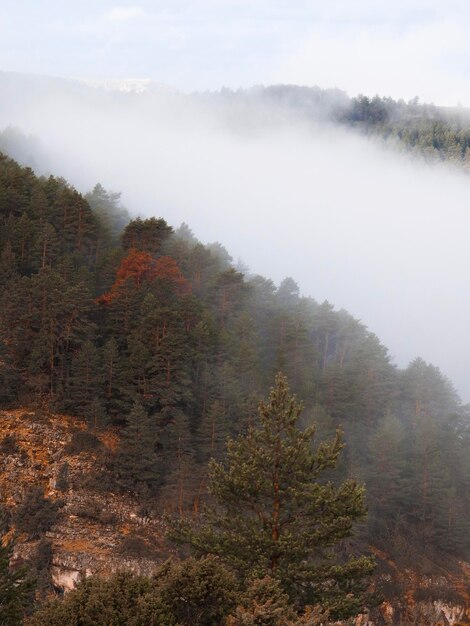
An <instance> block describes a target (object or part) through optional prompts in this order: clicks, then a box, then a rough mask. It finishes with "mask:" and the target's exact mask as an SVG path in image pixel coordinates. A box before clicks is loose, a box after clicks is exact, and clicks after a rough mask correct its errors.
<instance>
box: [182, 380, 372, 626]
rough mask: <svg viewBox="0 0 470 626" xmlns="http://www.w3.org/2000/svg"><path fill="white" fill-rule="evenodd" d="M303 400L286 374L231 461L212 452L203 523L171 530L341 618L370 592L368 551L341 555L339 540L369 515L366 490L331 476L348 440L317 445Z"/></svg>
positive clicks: (235, 445)
mask: <svg viewBox="0 0 470 626" xmlns="http://www.w3.org/2000/svg"><path fill="white" fill-rule="evenodd" d="M301 411H302V407H301V405H300V404H298V403H297V401H296V399H295V397H294V396H292V395H291V394H290V390H289V386H288V383H287V380H286V378H285V377H284V376H283V375H282V374H279V375H278V376H277V377H276V384H275V387H274V388H273V389H272V390H271V393H270V396H269V400H268V401H267V402H262V403H261V405H260V407H259V418H258V421H257V423H256V424H252V425H251V426H250V427H249V429H248V432H247V433H246V434H245V435H240V436H239V437H238V438H237V439H232V440H229V442H228V447H227V461H226V463H225V464H224V463H218V462H216V461H212V463H211V466H210V476H209V481H210V482H209V493H210V495H211V496H212V498H213V504H212V505H210V506H208V507H207V509H206V511H205V514H204V516H203V518H202V520H201V521H200V523H198V524H197V525H191V524H188V523H179V524H174V525H173V537H174V538H175V539H176V540H177V541H180V542H183V543H189V544H190V545H191V547H192V548H193V549H194V550H195V551H196V552H197V553H200V554H215V555H218V556H220V557H222V558H223V559H225V560H226V561H227V562H229V563H230V565H231V566H232V567H234V568H235V569H236V570H237V571H238V573H239V575H240V576H241V577H242V578H246V577H250V576H258V577H263V576H265V575H269V576H271V577H273V578H277V579H278V580H279V581H280V582H281V585H282V587H283V589H284V590H285V591H286V592H288V593H289V595H290V597H291V599H292V600H295V601H296V602H297V603H298V604H299V605H305V604H318V605H320V606H321V607H323V608H324V609H328V610H330V613H331V616H332V617H333V618H335V619H336V618H342V617H347V616H349V615H354V614H357V613H359V612H360V611H361V610H363V609H364V606H365V604H366V601H367V594H366V591H365V589H366V577H367V575H368V574H370V573H371V572H372V571H373V569H374V563H373V560H372V559H370V558H368V557H359V558H356V557H353V556H349V557H348V558H347V560H342V561H341V560H339V558H338V551H337V550H336V549H335V548H336V546H337V545H338V544H339V542H341V540H342V539H344V538H346V537H349V536H351V534H352V530H353V525H354V522H355V521H358V520H360V519H362V518H363V517H364V516H365V514H366V509H365V505H364V490H363V488H362V487H360V486H358V485H357V484H356V483H355V482H354V481H352V480H348V481H345V482H343V483H342V484H340V485H339V486H335V485H334V484H333V483H332V482H330V481H326V480H325V479H324V478H323V475H324V472H325V471H326V470H328V469H331V468H334V467H335V465H336V462H337V459H338V456H339V454H340V452H341V449H342V447H343V445H342V443H341V440H340V436H339V434H337V436H336V437H335V439H334V440H333V441H331V442H329V443H321V444H320V445H319V446H317V448H316V449H313V447H312V442H313V438H314V433H315V427H314V426H311V427H309V428H306V429H305V430H303V431H302V430H300V429H299V428H298V427H297V422H298V419H299V417H300V414H301Z"/></svg>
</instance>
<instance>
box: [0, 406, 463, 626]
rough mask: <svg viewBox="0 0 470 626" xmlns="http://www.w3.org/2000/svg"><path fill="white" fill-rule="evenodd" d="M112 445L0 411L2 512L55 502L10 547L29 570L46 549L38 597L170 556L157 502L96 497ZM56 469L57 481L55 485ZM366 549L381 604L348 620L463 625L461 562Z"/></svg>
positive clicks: (78, 430)
mask: <svg viewBox="0 0 470 626" xmlns="http://www.w3.org/2000/svg"><path fill="white" fill-rule="evenodd" d="M92 437H96V439H93V438H92ZM116 444H117V436H116V433H115V432H114V431H113V430H107V431H100V432H96V434H95V433H93V435H92V434H91V433H90V432H89V431H87V429H86V424H85V422H82V421H80V420H76V419H74V418H71V417H68V416H65V415H59V414H53V413H49V412H42V413H41V415H40V416H39V415H38V414H37V413H34V412H32V411H27V410H26V411H25V410H20V409H16V410H10V411H1V412H0V447H1V449H2V457H1V461H0V494H1V497H2V501H3V502H4V504H5V505H6V508H7V510H8V511H9V512H10V513H11V514H12V516H13V519H14V512H15V508H16V507H17V506H18V505H20V504H21V502H22V501H24V499H25V495H26V494H27V493H28V491H30V490H31V487H33V486H40V487H41V489H42V490H43V492H44V495H45V496H46V498H47V499H48V500H51V501H54V502H60V508H59V512H58V516H57V518H56V520H55V521H54V523H53V524H52V526H51V527H50V528H49V530H47V531H44V532H41V533H40V534H39V535H38V536H31V534H30V535H28V533H27V532H24V531H23V532H20V534H19V536H18V543H17V547H16V550H15V561H16V562H17V563H19V562H26V563H28V564H30V565H32V566H33V567H37V565H36V564H37V559H38V556H37V554H38V545H39V544H40V543H41V542H48V544H49V545H50V547H51V560H50V563H49V566H48V572H47V574H46V573H44V572H42V575H41V580H42V581H43V585H44V591H45V593H51V592H52V591H53V590H55V592H63V591H68V590H70V589H72V588H73V587H74V585H75V583H76V582H77V581H78V580H80V579H81V578H83V577H85V576H89V575H92V574H99V575H102V576H105V577H108V576H110V575H111V574H112V573H113V572H118V571H128V570H130V571H133V572H135V573H136V574H141V575H150V574H151V573H152V572H154V571H155V570H156V568H157V566H158V564H160V563H161V562H162V561H164V560H165V559H167V558H168V557H169V556H171V555H173V554H174V553H175V552H174V546H172V545H171V543H169V541H168V540H167V539H166V536H165V530H166V529H165V522H164V521H163V519H162V514H163V511H162V510H160V509H159V508H158V505H157V503H156V502H148V503H147V506H145V507H143V506H142V503H141V502H139V501H138V500H137V499H136V498H134V497H132V496H131V495H130V494H127V495H126V494H123V493H120V494H117V493H111V492H108V493H106V495H103V493H102V489H101V488H100V486H99V483H100V480H101V479H102V476H103V473H104V472H105V471H106V470H105V468H104V467H103V466H102V458H103V454H102V453H103V451H109V453H110V454H112V453H113V451H115V449H116ZM97 450H101V454H97ZM64 465H66V466H67V476H66V478H65V480H64V478H63V476H62V478H61V474H62V475H63V468H64ZM12 526H13V529H14V528H15V525H14V523H13V525H12ZM403 547H404V549H405V548H406V546H405V545H404V546H403ZM369 549H370V551H371V552H372V553H373V554H374V555H375V557H376V559H377V562H378V570H377V573H376V575H375V576H374V581H373V585H374V586H376V587H378V588H380V589H382V591H383V593H384V594H385V596H386V597H387V600H386V601H385V602H384V603H383V604H382V605H381V606H380V607H379V608H378V609H375V610H373V611H372V612H371V614H370V615H365V616H363V617H362V618H361V619H359V620H356V621H355V622H354V623H355V624H356V626H364V625H365V624H372V623H374V624H376V623H383V624H396V623H409V624H424V623H426V624H431V625H437V624H450V625H453V624H458V623H467V622H465V620H466V619H467V617H470V581H469V576H470V564H469V563H466V562H464V561H461V560H459V559H457V558H447V559H446V560H445V561H443V562H442V563H441V564H440V565H439V566H436V564H432V563H429V564H428V567H429V569H428V571H427V573H424V572H423V564H422V563H421V564H420V565H419V567H418V568H413V567H412V566H411V565H409V566H408V567H403V566H401V565H399V564H398V563H397V562H395V561H394V560H393V556H392V555H390V554H387V553H386V552H385V551H383V550H380V549H379V548H378V547H376V546H374V545H371V546H369ZM40 574H41V571H40ZM49 576H50V578H49ZM369 620H373V622H370V621H369ZM380 620H382V621H380ZM400 620H401V621H400ZM446 620H447V621H446Z"/></svg>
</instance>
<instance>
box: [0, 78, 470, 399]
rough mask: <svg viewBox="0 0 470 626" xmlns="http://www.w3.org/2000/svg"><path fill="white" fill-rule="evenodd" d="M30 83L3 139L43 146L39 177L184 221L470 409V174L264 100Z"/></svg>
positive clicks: (6, 105)
mask: <svg viewBox="0 0 470 626" xmlns="http://www.w3.org/2000/svg"><path fill="white" fill-rule="evenodd" d="M4 78H5V77H4ZM8 80H10V81H14V77H13V76H9V78H8ZM28 80H29V79H27V78H25V77H23V78H22V79H21V81H22V82H21V81H20V82H21V85H20V86H19V87H17V88H16V89H15V90H11V89H10V90H7V89H6V88H5V89H4V91H3V96H5V97H2V101H1V102H2V103H1V106H0V129H2V128H4V127H6V126H7V125H11V124H13V125H15V126H17V127H18V128H20V129H21V130H22V131H23V132H25V133H33V134H34V135H35V136H36V137H37V138H38V139H39V141H40V144H41V150H42V151H43V154H44V155H46V156H45V157H44V158H42V159H41V158H40V157H38V153H36V156H35V164H36V169H37V171H38V173H44V172H45V171H47V170H49V171H51V172H52V173H54V174H57V175H62V176H64V177H65V178H67V180H69V182H71V183H72V184H73V185H75V186H76V187H77V188H78V189H79V190H81V191H88V190H90V189H91V188H92V187H93V186H94V184H95V183H96V182H98V181H99V182H100V183H101V184H102V185H103V186H104V187H105V188H107V189H110V190H114V191H121V192H122V194H123V195H122V199H123V203H124V204H125V205H126V206H127V208H128V209H129V210H130V211H131V213H133V214H140V215H142V216H151V215H157V216H163V217H164V218H165V219H166V220H167V221H168V222H169V223H170V224H172V225H173V226H175V227H177V226H178V225H179V224H180V223H181V222H182V221H184V222H187V223H188V224H189V226H190V227H191V229H192V230H193V232H194V234H195V235H196V236H197V237H198V238H199V239H200V240H201V241H203V242H211V241H219V242H221V243H222V244H223V245H224V246H225V247H226V248H227V250H228V251H229V253H230V254H231V255H232V256H233V258H234V259H235V261H237V260H238V259H241V260H242V261H243V263H244V264H245V265H247V266H248V267H249V269H250V271H251V272H252V273H259V274H262V275H264V276H266V277H269V278H272V279H273V280H274V281H275V282H277V283H279V282H280V280H282V279H283V278H284V277H286V276H292V277H293V278H294V279H295V280H296V281H297V283H298V284H299V286H300V289H301V292H302V293H303V294H304V295H309V296H312V297H314V298H315V299H316V300H317V301H320V302H321V301H323V300H325V299H326V300H328V301H330V302H331V303H332V304H334V305H335V307H336V308H345V309H347V310H348V311H349V312H350V313H351V314H352V315H353V316H354V317H356V318H358V319H360V320H362V322H363V323H364V324H366V325H367V326H368V327H369V329H370V330H371V331H372V332H374V333H376V334H377V335H378V336H379V338H380V339H381V341H382V342H383V343H384V344H385V345H386V346H387V347H388V348H389V350H390V353H391V355H392V358H393V360H394V362H395V363H397V364H398V365H399V366H401V367H403V366H406V365H407V364H408V362H409V361H410V360H412V359H413V358H415V357H416V356H421V357H422V358H424V359H425V360H427V361H430V362H432V363H434V364H435V365H437V366H439V367H440V369H441V371H442V372H443V373H444V374H445V375H446V376H448V377H449V378H450V379H451V380H452V382H453V383H454V384H455V386H456V388H457V389H458V391H459V392H460V394H461V396H462V398H463V399H464V400H465V401H470V379H469V377H468V375H467V370H468V369H470V338H469V337H470V334H469V333H468V332H467V325H468V320H469V319H470V298H469V297H468V283H469V278H468V275H469V272H470V269H469V268H470V246H469V245H468V238H469V235H468V233H469V232H470V201H469V197H470V196H469V191H470V179H469V178H468V177H466V176H465V175H464V174H461V173H459V172H458V171H456V170H455V171H454V170H453V169H451V168H450V167H445V166H442V165H441V166H439V165H429V164H424V163H420V162H418V161H416V160H413V159H412V158H411V157H410V156H406V155H404V154H400V153H398V151H395V150H393V149H392V148H391V147H385V146H383V145H381V144H380V143H379V142H375V141H373V140H371V139H366V138H365V137H361V136H359V135H357V134H354V133H352V132H348V131H346V130H345V129H341V128H338V127H334V126H332V125H330V124H328V123H326V122H320V121H317V122H314V121H312V120H307V119H305V118H304V117H303V116H301V115H297V114H295V113H293V112H289V111H287V110H286V111H284V110H281V109H279V108H275V107H271V106H269V105H267V104H266V103H265V102H260V103H257V101H256V98H252V99H251V100H250V102H249V103H248V104H247V103H243V102H241V103H240V102H239V101H237V99H236V98H234V99H230V98H225V99H224V98H222V97H219V98H215V99H212V98H211V97H209V96H204V97H203V96H198V97H196V96H189V95H179V94H176V93H173V92H172V91H171V90H154V91H151V92H149V93H144V94H138V95H136V94H118V93H113V92H109V91H107V92H104V91H103V92H101V91H100V90H97V89H92V88H88V87H78V86H75V85H73V84H72V83H64V84H61V83H54V84H53V87H52V88H51V86H50V85H49V86H48V87H47V88H45V87H44V88H42V87H41V88H39V87H38V83H36V86H35V87H34V88H31V87H30V86H29V87H28V85H29V83H28ZM0 92H1V89H0ZM25 94H28V95H27V97H26V95H25Z"/></svg>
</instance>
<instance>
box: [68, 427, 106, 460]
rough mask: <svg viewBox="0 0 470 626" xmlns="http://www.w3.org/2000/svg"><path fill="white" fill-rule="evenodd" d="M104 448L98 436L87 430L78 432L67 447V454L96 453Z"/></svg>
mask: <svg viewBox="0 0 470 626" xmlns="http://www.w3.org/2000/svg"><path fill="white" fill-rule="evenodd" d="M102 447H103V444H102V443H101V441H100V440H99V439H98V437H97V436H96V435H94V434H93V433H90V432H89V431H87V430H76V431H75V432H74V433H73V434H72V438H71V440H70V441H69V443H68V444H67V445H66V446H65V453H66V454H72V455H76V454H80V453H81V452H96V451H97V450H100V449H101V448H102Z"/></svg>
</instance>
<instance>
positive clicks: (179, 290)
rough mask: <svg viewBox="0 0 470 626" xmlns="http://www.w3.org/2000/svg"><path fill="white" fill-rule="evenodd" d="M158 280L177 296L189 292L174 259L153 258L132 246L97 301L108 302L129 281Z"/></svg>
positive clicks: (153, 281)
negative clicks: (108, 288) (109, 286)
mask: <svg viewBox="0 0 470 626" xmlns="http://www.w3.org/2000/svg"><path fill="white" fill-rule="evenodd" d="M160 281H165V284H166V285H167V286H168V285H169V287H170V290H171V291H172V292H173V293H176V294H177V295H179V296H183V295H187V294H189V293H191V284H190V283H189V282H188V281H187V280H186V279H185V278H184V276H183V275H182V274H181V270H180V268H179V267H178V265H177V263H176V261H175V260H174V259H173V258H172V257H169V256H162V257H160V258H159V259H154V258H153V257H152V255H151V254H149V253H148V252H142V251H141V250H136V249H135V248H132V249H131V250H130V251H129V254H128V255H127V256H126V257H125V258H124V259H123V260H122V261H121V264H120V266H119V268H118V270H117V272H116V280H115V281H114V284H113V286H112V287H111V290H110V291H108V293H105V294H103V295H102V296H100V297H99V298H98V302H103V303H105V304H109V303H110V302H112V301H113V300H114V299H115V298H117V297H118V296H119V294H120V293H122V291H123V288H124V287H125V285H126V284H128V283H129V282H130V283H131V284H133V285H134V286H136V287H141V286H142V285H144V284H147V285H157V284H158V283H159V282H160Z"/></svg>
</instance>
